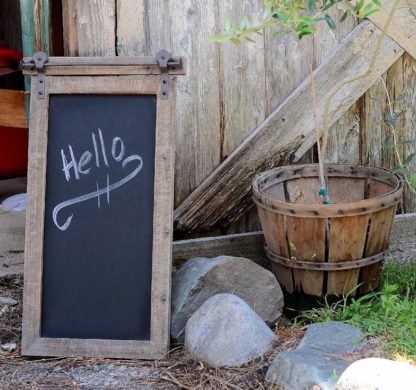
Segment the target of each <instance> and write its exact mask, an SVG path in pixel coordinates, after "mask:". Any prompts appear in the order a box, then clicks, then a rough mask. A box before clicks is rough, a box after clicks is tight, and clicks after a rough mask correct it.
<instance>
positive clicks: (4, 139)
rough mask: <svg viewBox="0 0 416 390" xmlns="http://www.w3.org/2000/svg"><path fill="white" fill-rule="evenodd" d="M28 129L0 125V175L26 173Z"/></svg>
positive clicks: (21, 174)
mask: <svg viewBox="0 0 416 390" xmlns="http://www.w3.org/2000/svg"><path fill="white" fill-rule="evenodd" d="M27 149H28V131H27V129H20V128H18V127H4V126H0V177H15V176H24V175H26V170H27Z"/></svg>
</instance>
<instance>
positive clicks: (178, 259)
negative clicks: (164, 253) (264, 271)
mask: <svg viewBox="0 0 416 390" xmlns="http://www.w3.org/2000/svg"><path fill="white" fill-rule="evenodd" d="M263 248H264V238H263V232H261V231H257V232H250V233H240V234H227V235H224V236H218V237H203V238H195V239H191V240H178V241H174V242H173V260H174V266H175V267H178V266H180V265H181V264H182V263H183V262H184V261H186V260H189V259H191V258H192V257H207V258H211V257H216V256H221V255H226V256H236V257H246V258H248V259H250V260H253V261H254V262H255V263H257V264H260V265H262V266H264V267H266V268H269V261H268V259H267V257H266V255H265V253H264V249H263Z"/></svg>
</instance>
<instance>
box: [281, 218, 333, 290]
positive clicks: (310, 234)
mask: <svg viewBox="0 0 416 390" xmlns="http://www.w3.org/2000/svg"><path fill="white" fill-rule="evenodd" d="M286 223H287V239H288V241H289V248H290V257H292V258H297V259H302V260H305V261H312V262H318V263H321V262H324V261H325V224H326V219H323V218H297V217H289V216H287V217H286ZM293 279H294V283H295V286H294V287H295V290H296V291H299V292H300V291H302V292H303V293H305V294H310V295H315V296H321V295H322V292H323V290H322V289H323V282H324V273H323V272H322V271H310V270H301V269H293Z"/></svg>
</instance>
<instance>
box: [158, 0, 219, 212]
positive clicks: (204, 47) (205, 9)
mask: <svg viewBox="0 0 416 390" xmlns="http://www.w3.org/2000/svg"><path fill="white" fill-rule="evenodd" d="M169 9H170V13H171V26H170V27H171V34H172V37H175V38H174V39H172V52H174V53H175V55H178V56H183V57H186V58H188V60H189V61H188V72H187V74H186V76H185V77H181V78H180V80H178V88H177V101H176V115H175V129H176V162H175V166H176V168H175V204H176V205H177V204H179V203H180V202H182V201H183V199H184V198H185V197H186V196H188V194H189V193H190V192H191V191H192V190H194V188H196V187H197V186H198V185H199V184H200V183H201V182H202V181H203V180H204V179H205V178H206V177H207V176H208V175H209V174H210V173H211V172H212V171H213V170H214V168H215V167H216V166H218V165H219V163H220V143H221V140H220V138H221V136H220V131H219V128H220V122H221V109H220V100H219V97H220V80H219V78H220V70H219V61H220V59H219V47H218V45H214V44H213V43H212V42H209V40H208V37H209V36H210V35H213V34H215V33H217V32H218V31H216V28H217V26H219V23H218V2H217V1H215V0H208V1H203V2H194V1H190V0H188V1H184V2H176V1H171V2H170V8H169ZM158 25H159V26H160V22H159V24H158ZM162 28H166V26H164V25H162ZM151 41H152V45H154V44H155V42H156V41H154V40H153V38H152V35H151Z"/></svg>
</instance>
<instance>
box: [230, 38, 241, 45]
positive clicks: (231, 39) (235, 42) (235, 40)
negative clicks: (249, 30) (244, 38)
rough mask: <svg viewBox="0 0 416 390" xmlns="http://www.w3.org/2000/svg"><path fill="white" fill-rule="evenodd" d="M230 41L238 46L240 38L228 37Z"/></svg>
mask: <svg viewBox="0 0 416 390" xmlns="http://www.w3.org/2000/svg"><path fill="white" fill-rule="evenodd" d="M230 41H231V42H232V43H234V45H236V46H240V40H239V39H238V38H230Z"/></svg>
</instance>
